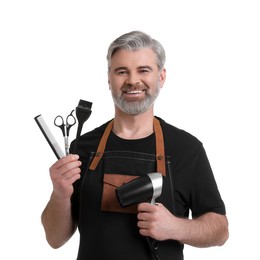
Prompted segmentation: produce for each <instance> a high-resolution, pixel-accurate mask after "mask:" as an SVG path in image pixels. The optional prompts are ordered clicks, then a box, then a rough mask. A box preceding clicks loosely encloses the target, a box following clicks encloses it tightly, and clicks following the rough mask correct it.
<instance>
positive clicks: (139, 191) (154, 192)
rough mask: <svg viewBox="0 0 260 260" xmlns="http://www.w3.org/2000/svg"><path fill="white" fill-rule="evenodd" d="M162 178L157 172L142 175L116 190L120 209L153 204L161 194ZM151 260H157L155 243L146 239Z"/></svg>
mask: <svg viewBox="0 0 260 260" xmlns="http://www.w3.org/2000/svg"><path fill="white" fill-rule="evenodd" d="M162 184H163V178H162V174H161V173H158V172H153V173H148V174H146V175H142V176H141V177H138V178H136V179H134V180H132V181H130V182H128V183H126V184H123V185H122V186H120V187H118V188H116V196H117V199H118V201H119V204H120V205H121V207H127V206H131V205H134V204H138V203H141V202H150V203H151V204H155V199H156V198H158V197H159V196H160V195H161V193H162ZM146 241H147V243H148V246H149V248H150V250H151V254H152V258H153V259H155V260H159V256H158V255H157V252H156V246H155V245H156V244H157V241H156V240H153V239H151V238H149V237H146Z"/></svg>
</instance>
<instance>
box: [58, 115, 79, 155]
mask: <svg viewBox="0 0 260 260" xmlns="http://www.w3.org/2000/svg"><path fill="white" fill-rule="evenodd" d="M73 112H74V110H72V111H71V113H70V114H69V115H68V116H67V117H66V122H65V121H64V119H63V117H62V116H60V115H58V116H56V117H55V119H54V125H56V126H57V127H59V128H60V129H61V131H62V134H63V137H64V144H65V154H66V155H68V154H69V132H70V128H71V127H72V126H73V125H75V124H76V118H75V117H74V116H73Z"/></svg>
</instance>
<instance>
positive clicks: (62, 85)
mask: <svg viewBox="0 0 260 260" xmlns="http://www.w3.org/2000/svg"><path fill="white" fill-rule="evenodd" d="M259 14H260V8H259V1H257V0H256V1H253V0H244V1H241V0H236V1H235V0H234V1H232V0H218V1H210V0H205V1H203V0H196V1H191V0H190V1H188V0H187V1H170V0H168V1H165V0H160V1H158V0H149V1H148V0H142V1H140V0H138V1H137V0H132V1H120V0H110V1H105V0H104V1H99V0H96V1H66V0H63V1H57V0H51V1H50V0H45V1H37V0H31V1H29V0H24V1H18V0H17V1H14V0H2V1H1V2H0V37H1V39H0V86H1V102H0V106H1V107H0V113H1V128H0V131H1V142H0V146H1V157H0V158H1V177H0V179H1V188H0V200H1V201H0V202H1V204H0V205H1V215H0V218H1V219H0V220H1V221H0V236H1V250H0V259H17V258H18V257H19V259H38V260H41V259H48V260H52V259H55V260H59V259H61V260H71V259H76V254H77V247H78V234H76V235H75V236H74V237H73V238H72V239H71V240H70V241H69V242H68V243H67V244H66V245H64V246H63V247H62V248H60V249H57V250H54V249H52V248H50V247H49V246H48V244H47V242H46V240H45V237H44V232H43V228H42V226H41V222H40V215H41V212H42V210H43V208H44V207H45V204H46V202H47V200H48V198H49V195H50V192H51V189H52V185H51V181H50V179H49V172H48V169H49V167H50V165H51V164H52V163H54V161H55V160H56V158H55V156H54V154H53V153H52V151H51V150H50V148H49V146H48V144H47V142H46V141H45V139H44V137H43V136H42V134H41V132H40V130H39V128H38V126H37V125H36V123H35V121H34V117H35V116H36V115H38V114H42V115H43V116H44V118H45V120H46V122H47V123H48V125H49V126H50V128H51V130H52V132H53V134H54V135H55V137H56V138H57V140H58V142H59V143H60V145H63V139H62V136H61V133H60V130H59V129H58V128H56V127H54V125H53V119H54V117H55V116H56V115H58V114H61V115H63V116H66V115H67V114H68V113H70V112H71V110H72V109H74V108H75V107H76V106H77V104H78V101H79V99H84V100H88V101H91V102H93V107H92V110H93V112H92V115H91V117H90V119H89V120H88V121H87V123H86V124H85V125H84V129H83V132H85V131H88V130H91V129H93V128H94V127H96V126H98V125H100V124H101V123H103V122H105V121H107V120H109V119H111V118H112V117H113V103H112V100H111V97H110V92H109V90H108V85H107V77H106V73H107V64H106V58H105V57H106V51H107V47H108V45H109V44H110V42H111V41H113V40H114V39H115V38H116V37H118V36H119V35H121V34H123V33H125V32H128V31H131V30H136V29H137V30H143V31H145V32H147V33H149V34H150V35H151V36H153V37H154V38H156V39H158V40H159V41H160V42H161V43H162V44H163V45H164V46H165V49H166V53H167V62H166V69H167V80H166V83H165V85H164V88H163V89H162V91H161V94H160V97H159V99H158V100H157V101H156V106H155V112H156V115H158V116H160V117H162V118H164V119H165V120H166V121H167V122H169V123H171V124H173V125H175V126H177V127H179V128H183V129H185V130H186V131H188V132H190V133H192V134H193V135H195V136H196V137H197V138H199V139H200V140H201V141H202V142H203V143H204V146H205V148H206V151H207V154H208V157H209V159H210V162H211V166H212V168H213V171H214V174H215V177H216V180H217V182H218V185H219V189H220V192H221V194H222V197H223V199H224V201H225V203H226V208H227V215H228V218H229V222H230V239H229V240H228V242H227V243H226V244H225V245H224V246H223V247H220V248H219V247H218V248H209V249H196V248H192V247H188V246H187V247H186V249H185V259H186V260H188V259H200V260H203V259H205V260H206V259H211V260H214V259H237V258H238V257H239V258H240V259H259V256H260V254H259V238H258V236H259V232H260V228H259V219H258V218H259V198H260V196H259V195H260V194H259V181H258V175H259V173H260V171H259V170H260V167H259V155H260V153H259V147H260V138H259V133H260V126H259V125H260V124H259V111H260V106H259V91H258V89H259V87H260V79H259V72H260V51H259V50H260V47H259V46H260V28H259V27H260V26H259V25H260V15H259ZM75 135H76V127H75V128H74V129H72V130H71V139H73V138H74V137H75ZM249 255H250V256H249Z"/></svg>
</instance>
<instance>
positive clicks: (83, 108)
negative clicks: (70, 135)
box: [76, 99, 92, 138]
mask: <svg viewBox="0 0 260 260" xmlns="http://www.w3.org/2000/svg"><path fill="white" fill-rule="evenodd" d="M91 107H92V103H91V102H88V101H85V100H82V99H80V100H79V104H78V106H77V107H76V117H77V119H78V130H77V136H76V138H78V137H79V136H80V134H81V131H82V127H83V124H84V123H85V122H86V121H87V120H88V118H89V117H90V115H91V112H92V111H91Z"/></svg>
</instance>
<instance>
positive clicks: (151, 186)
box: [116, 172, 163, 207]
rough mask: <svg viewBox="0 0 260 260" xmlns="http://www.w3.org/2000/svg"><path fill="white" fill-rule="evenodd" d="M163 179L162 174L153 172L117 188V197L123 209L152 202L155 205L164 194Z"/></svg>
mask: <svg viewBox="0 0 260 260" xmlns="http://www.w3.org/2000/svg"><path fill="white" fill-rule="evenodd" d="M162 183H163V178H162V175H161V173H158V172H153V173H148V174H146V175H143V176H141V177H138V178H136V179H134V180H132V181H130V182H128V183H126V184H123V185H122V186H120V187H118V188H116V196H117V199H118V201H119V204H120V205H121V207H127V206H130V205H134V204H138V203H141V202H150V203H151V204H155V199H156V198H158V197H159V196H160V195H161V193H162Z"/></svg>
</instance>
